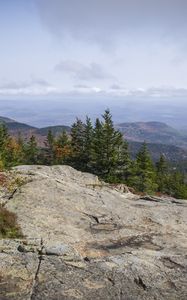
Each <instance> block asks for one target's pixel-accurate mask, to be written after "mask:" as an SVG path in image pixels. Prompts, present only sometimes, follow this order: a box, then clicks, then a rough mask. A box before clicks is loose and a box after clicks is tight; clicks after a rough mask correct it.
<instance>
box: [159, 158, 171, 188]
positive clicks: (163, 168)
mask: <svg viewBox="0 0 187 300" xmlns="http://www.w3.org/2000/svg"><path fill="white" fill-rule="evenodd" d="M168 173H169V169H168V163H167V161H166V159H165V157H164V155H163V154H162V155H160V159H159V161H158V162H157V163H156V182H157V185H158V192H161V193H168V179H169V176H168Z"/></svg>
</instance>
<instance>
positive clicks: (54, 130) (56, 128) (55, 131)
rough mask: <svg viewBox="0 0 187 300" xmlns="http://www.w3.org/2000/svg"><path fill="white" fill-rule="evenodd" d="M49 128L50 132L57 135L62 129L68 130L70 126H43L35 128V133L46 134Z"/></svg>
mask: <svg viewBox="0 0 187 300" xmlns="http://www.w3.org/2000/svg"><path fill="white" fill-rule="evenodd" d="M49 130H51V132H52V133H53V134H54V135H55V136H57V135H59V134H61V133H62V132H63V131H66V132H70V130H71V128H70V127H69V126H64V125H59V126H48V127H44V128H39V129H37V130H36V132H37V134H41V135H42V136H47V134H48V131H49Z"/></svg>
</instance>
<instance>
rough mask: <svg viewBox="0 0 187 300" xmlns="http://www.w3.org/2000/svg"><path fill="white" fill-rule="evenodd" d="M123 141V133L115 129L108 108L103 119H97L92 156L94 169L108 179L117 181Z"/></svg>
mask: <svg viewBox="0 0 187 300" xmlns="http://www.w3.org/2000/svg"><path fill="white" fill-rule="evenodd" d="M123 143H124V142H123V137H122V134H121V133H120V132H119V131H117V130H115V128H114V124H113V121H112V115H111V114H110V111H109V110H108V109H107V110H106V111H105V113H104V115H103V121H102V122H100V121H99V119H97V120H96V124H95V128H94V135H93V142H92V156H91V157H92V159H91V165H92V168H93V171H94V172H95V173H96V174H98V175H100V176H101V177H102V178H104V179H105V180H107V181H110V182H111V181H116V180H117V177H118V176H119V169H120V167H121V155H120V154H121V150H122V147H123Z"/></svg>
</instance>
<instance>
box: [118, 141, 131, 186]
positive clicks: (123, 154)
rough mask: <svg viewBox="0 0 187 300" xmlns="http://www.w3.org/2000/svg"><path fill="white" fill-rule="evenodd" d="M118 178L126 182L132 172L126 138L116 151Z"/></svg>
mask: <svg viewBox="0 0 187 300" xmlns="http://www.w3.org/2000/svg"><path fill="white" fill-rule="evenodd" d="M118 153H119V154H118V180H120V181H121V182H125V183H128V179H129V177H130V176H131V174H132V160H131V158H130V153H129V145H128V142H127V141H126V140H124V141H123V143H122V145H121V146H120V147H119V152H118Z"/></svg>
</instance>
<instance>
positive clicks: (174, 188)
mask: <svg viewBox="0 0 187 300" xmlns="http://www.w3.org/2000/svg"><path fill="white" fill-rule="evenodd" d="M168 190H169V194H170V195H171V196H173V197H175V198H178V199H187V184H186V182H185V177H184V174H182V173H180V172H178V171H175V172H173V173H172V174H170V179H169V186H168Z"/></svg>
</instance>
